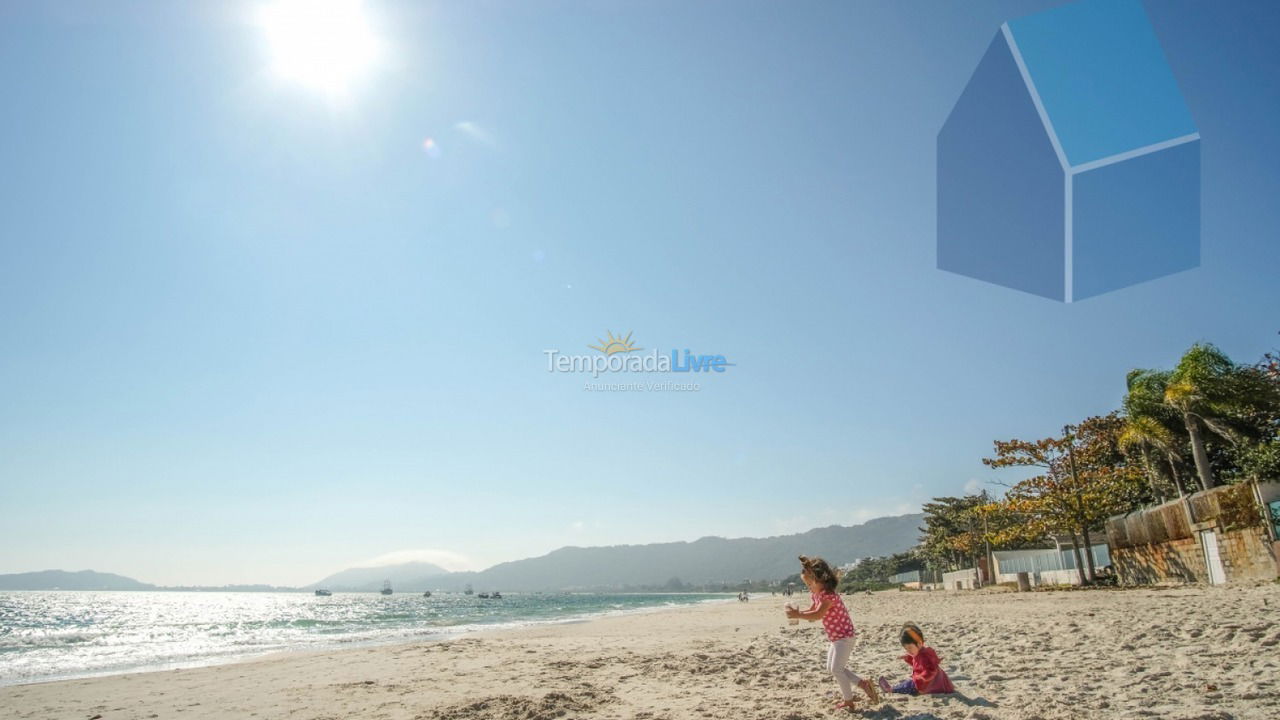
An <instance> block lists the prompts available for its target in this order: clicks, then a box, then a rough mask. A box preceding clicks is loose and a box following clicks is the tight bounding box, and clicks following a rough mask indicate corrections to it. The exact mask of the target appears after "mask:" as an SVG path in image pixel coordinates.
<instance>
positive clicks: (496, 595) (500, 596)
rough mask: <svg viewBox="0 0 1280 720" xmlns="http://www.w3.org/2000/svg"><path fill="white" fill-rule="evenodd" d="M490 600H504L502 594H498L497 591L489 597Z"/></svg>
mask: <svg viewBox="0 0 1280 720" xmlns="http://www.w3.org/2000/svg"><path fill="white" fill-rule="evenodd" d="M489 599H490V600H501V599H502V593H500V592H498V591H497V590H494V591H493V594H492V595H490V596H489Z"/></svg>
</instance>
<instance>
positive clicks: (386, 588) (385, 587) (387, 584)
mask: <svg viewBox="0 0 1280 720" xmlns="http://www.w3.org/2000/svg"><path fill="white" fill-rule="evenodd" d="M382 594H383V595H390V594H391V581H390V580H383V581H382Z"/></svg>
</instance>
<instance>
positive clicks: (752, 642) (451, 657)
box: [0, 583, 1280, 720]
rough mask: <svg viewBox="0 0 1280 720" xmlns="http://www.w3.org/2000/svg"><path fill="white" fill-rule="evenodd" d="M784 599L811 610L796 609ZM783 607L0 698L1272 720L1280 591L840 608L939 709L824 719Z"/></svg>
mask: <svg viewBox="0 0 1280 720" xmlns="http://www.w3.org/2000/svg"><path fill="white" fill-rule="evenodd" d="M790 599H791V600H793V601H794V600H797V599H801V600H803V599H807V598H801V597H800V596H797V597H795V598H790ZM786 600H788V598H783V597H781V596H768V595H756V596H753V598H752V600H751V601H750V602H748V603H737V602H726V603H712V604H701V605H690V606H686V607H679V608H671V609H664V610H658V611H652V612H643V613H633V614H625V615H616V616H611V617H601V618H598V619H592V620H587V621H583V622H574V623H561V624H546V625H537V626H532V627H526V628H521V629H514V630H501V631H488V632H479V633H475V634H471V635H467V636H464V637H460V638H457V639H454V640H450V641H446V642H419V643H407V644H398V645H384V646H378V647H366V648H358V649H350V650H339V651H314V652H294V653H283V654H276V655H271V656H266V657H263V658H259V659H255V660H250V661H245V662H239V663H233V664H226V665H217V666H210V667H202V668H192V669H179V670H168V671H157V672H147V673H135V674H126V675H114V676H107V677H98V678H89V679H81V680H66V681H59V682H50V683H40V684H29V685H17V686H10V687H3V688H0V707H2V708H4V713H3V714H4V716H5V717H10V718H80V719H83V720H89V719H90V718H98V719H99V720H124V719H132V718H175V717H179V718H227V717H245V718H248V717H255V718H296V719H298V720H336V719H338V718H354V717H358V718H380V719H387V720H398V719H409V718H412V719H414V720H462V719H464V718H466V719H479V720H543V719H544V718H545V719H549V718H560V717H564V718H600V719H604V718H619V719H621V718H645V719H649V720H659V719H662V718H670V719H672V720H676V719H679V718H759V719H761V720H764V719H766V718H769V719H778V718H783V719H790V720H800V719H802V718H824V717H836V716H850V715H851V716H854V717H857V716H861V717H871V718H921V719H924V718H970V719H975V720H976V719H980V718H1018V719H1025V720H1031V719H1033V718H1046V719H1052V718H1102V717H1116V718H1128V717H1132V718H1139V717H1142V718H1186V719H1191V718H1200V719H1205V720H1208V719H1210V718H1214V719H1216V718H1272V717H1277V716H1280V647H1277V645H1278V644H1280V613H1278V611H1280V585H1278V584H1275V583H1270V584H1260V585H1254V586H1248V587H1186V588H1170V589H1139V590H1085V591H1049V592H1032V593H1021V594H1019V593H1013V592H1006V591H1001V590H984V591H977V592H919V591H885V592H879V593H874V594H871V595H866V594H861V595H854V596H848V597H847V598H846V601H847V602H848V604H849V606H850V610H851V614H852V616H853V619H854V622H855V624H856V625H857V627H858V630H859V640H858V643H857V646H856V649H855V650H854V652H853V655H852V658H851V660H850V667H851V668H852V669H853V670H854V671H855V672H858V673H859V674H861V675H864V676H870V677H873V678H874V677H876V676H878V675H881V674H883V675H887V676H888V677H889V678H890V679H891V680H892V681H897V680H900V679H902V678H903V677H906V676H907V674H908V671H907V667H906V665H905V664H904V663H903V662H902V661H901V660H899V659H898V658H899V656H900V655H901V650H900V648H899V647H898V645H897V640H896V638H897V630H898V628H899V626H900V625H901V623H902V622H904V621H914V622H917V623H918V624H920V625H921V627H922V628H923V629H924V632H925V640H926V642H927V643H929V644H930V645H932V646H933V647H934V648H935V649H936V650H937V652H938V654H939V655H940V656H941V658H942V665H943V667H944V668H945V669H946V670H947V672H948V673H949V674H950V676H951V678H952V680H953V682H954V683H955V686H956V689H957V691H958V692H957V694H955V695H952V696H923V697H911V698H908V697H905V696H887V697H886V699H885V701H884V702H882V703H881V704H880V705H878V706H867V705H866V704H865V703H863V704H862V705H860V706H859V710H858V711H856V712H854V713H852V714H850V713H847V712H844V711H840V712H837V711H833V710H831V706H832V705H833V704H834V701H835V699H836V698H835V696H834V692H835V683H834V682H833V681H832V680H831V678H830V677H829V676H828V675H827V674H826V673H825V672H824V671H823V669H822V662H823V659H824V657H825V652H826V640H825V637H824V636H823V635H822V629H821V626H820V625H817V624H809V623H802V624H801V625H800V626H790V625H788V624H787V622H786V620H785V618H784V617H783V615H782V606H783V603H784V602H785V601H786Z"/></svg>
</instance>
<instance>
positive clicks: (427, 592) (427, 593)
mask: <svg viewBox="0 0 1280 720" xmlns="http://www.w3.org/2000/svg"><path fill="white" fill-rule="evenodd" d="M422 597H431V591H430V590H428V591H426V592H424V593H422Z"/></svg>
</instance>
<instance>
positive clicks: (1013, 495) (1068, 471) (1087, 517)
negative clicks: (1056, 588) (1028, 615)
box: [983, 413, 1145, 584]
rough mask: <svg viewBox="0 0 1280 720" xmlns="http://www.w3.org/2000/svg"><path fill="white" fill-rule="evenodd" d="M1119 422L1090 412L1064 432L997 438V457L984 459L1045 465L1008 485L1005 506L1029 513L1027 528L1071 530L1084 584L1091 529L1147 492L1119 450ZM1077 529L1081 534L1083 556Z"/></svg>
mask: <svg viewBox="0 0 1280 720" xmlns="http://www.w3.org/2000/svg"><path fill="white" fill-rule="evenodd" d="M1123 427H1124V421H1123V420H1122V419H1121V418H1120V417H1119V415H1118V414H1117V413H1111V414H1109V415H1104V416H1101V417H1091V418H1088V419H1086V420H1085V421H1083V422H1081V423H1080V425H1079V426H1077V427H1072V426H1067V427H1066V428H1064V429H1063V436H1062V437H1049V438H1043V439H1041V440H1035V441H1026V440H1017V439H1014V440H1008V441H999V440H998V441H996V443H995V457H992V458H985V459H984V460H983V462H984V463H985V464H987V465H989V466H990V467H993V468H1002V467H1037V468H1040V469H1042V470H1044V472H1043V473H1042V474H1040V475H1037V476H1035V477H1031V478H1027V479H1025V480H1022V481H1020V482H1018V483H1016V484H1014V485H1013V486H1012V487H1010V488H1009V491H1008V493H1006V497H1007V499H1008V502H1009V511H1010V512H1013V513H1017V514H1019V515H1022V516H1025V517H1027V518H1029V519H1030V520H1031V522H1030V525H1029V528H1028V530H1030V531H1033V532H1046V533H1049V532H1053V533H1070V535H1071V545H1072V549H1073V551H1074V552H1075V557H1076V568H1077V571H1078V572H1079V574H1080V582H1081V583H1082V584H1085V583H1088V582H1090V581H1091V580H1092V579H1093V577H1094V575H1095V568H1094V563H1093V553H1092V540H1091V539H1090V533H1091V531H1092V530H1093V529H1095V528H1097V527H1099V526H1101V525H1102V523H1103V522H1104V521H1105V520H1106V519H1107V518H1109V517H1111V516H1112V515H1116V514H1118V513H1121V512H1125V511H1127V510H1129V509H1131V508H1133V507H1134V506H1136V505H1138V504H1140V503H1141V501H1142V500H1143V499H1144V497H1145V487H1144V486H1145V483H1144V482H1143V477H1142V473H1141V471H1140V470H1139V469H1138V468H1136V467H1134V466H1132V465H1129V464H1127V463H1126V462H1125V458H1124V455H1123V453H1121V452H1120V448H1119V437H1120V434H1121V432H1122V429H1123ZM1077 534H1079V535H1080V536H1081V537H1082V538H1083V540H1084V544H1085V548H1086V552H1085V553H1084V555H1085V557H1083V558H1082V557H1081V552H1080V544H1079V542H1077V540H1076V535H1077ZM1086 564H1087V566H1088V575H1087V577H1086V574H1085V565H1086Z"/></svg>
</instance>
